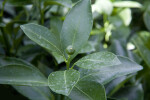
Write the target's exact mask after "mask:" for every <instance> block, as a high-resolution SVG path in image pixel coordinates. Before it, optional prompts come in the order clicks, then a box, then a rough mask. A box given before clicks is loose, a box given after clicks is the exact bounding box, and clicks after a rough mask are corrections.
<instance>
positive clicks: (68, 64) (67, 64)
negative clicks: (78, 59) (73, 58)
mask: <svg viewBox="0 0 150 100" xmlns="http://www.w3.org/2000/svg"><path fill="white" fill-rule="evenodd" d="M65 62H66V66H67V70H69V67H70V55H68V59H67V60H65Z"/></svg>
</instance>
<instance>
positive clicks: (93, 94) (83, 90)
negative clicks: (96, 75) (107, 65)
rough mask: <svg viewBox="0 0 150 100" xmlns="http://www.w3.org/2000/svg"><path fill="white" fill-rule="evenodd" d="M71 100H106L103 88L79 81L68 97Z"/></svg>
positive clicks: (90, 82)
mask: <svg viewBox="0 0 150 100" xmlns="http://www.w3.org/2000/svg"><path fill="white" fill-rule="evenodd" d="M69 98H71V100H106V94H105V89H104V86H103V85H101V84H99V83H97V82H92V81H90V80H86V81H84V80H80V81H79V82H78V83H77V84H76V85H75V87H74V88H73V90H72V91H71V94H70V95H69Z"/></svg>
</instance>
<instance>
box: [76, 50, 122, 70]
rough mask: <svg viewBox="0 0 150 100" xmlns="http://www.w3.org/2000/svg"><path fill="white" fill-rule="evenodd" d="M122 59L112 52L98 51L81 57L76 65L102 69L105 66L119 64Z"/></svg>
mask: <svg viewBox="0 0 150 100" xmlns="http://www.w3.org/2000/svg"><path fill="white" fill-rule="evenodd" d="M119 64H120V61H119V59H118V58H117V56H116V55H114V54H113V53H111V52H97V53H93V54H90V55H88V56H85V57H83V58H81V59H79V60H78V61H77V62H76V63H75V65H77V66H78V67H81V68H85V69H100V68H103V67H108V66H113V65H119Z"/></svg>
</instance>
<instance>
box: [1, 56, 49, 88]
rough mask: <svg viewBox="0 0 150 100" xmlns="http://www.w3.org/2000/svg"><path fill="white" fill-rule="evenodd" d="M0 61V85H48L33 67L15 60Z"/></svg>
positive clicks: (5, 59)
mask: <svg viewBox="0 0 150 100" xmlns="http://www.w3.org/2000/svg"><path fill="white" fill-rule="evenodd" d="M0 61H1V62H0V84H13V85H28V86H47V85H48V81H47V79H46V77H45V76H44V75H43V74H42V73H41V72H40V71H39V70H38V69H37V68H36V67H34V66H33V65H31V64H29V63H26V62H25V61H23V60H20V59H16V58H3V59H1V60H0Z"/></svg>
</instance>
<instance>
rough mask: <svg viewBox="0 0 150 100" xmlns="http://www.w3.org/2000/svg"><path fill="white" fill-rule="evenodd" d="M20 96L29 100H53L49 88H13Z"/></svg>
mask: <svg viewBox="0 0 150 100" xmlns="http://www.w3.org/2000/svg"><path fill="white" fill-rule="evenodd" d="M13 87H14V88H15V89H16V90H17V91H18V92H19V93H20V94H22V95H24V96H25V97H27V98H29V99H30V100H53V99H52V98H53V95H52V94H51V92H50V89H49V87H39V86H38V87H36V86H32V87H31V86H15V85H14V86H13Z"/></svg>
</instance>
